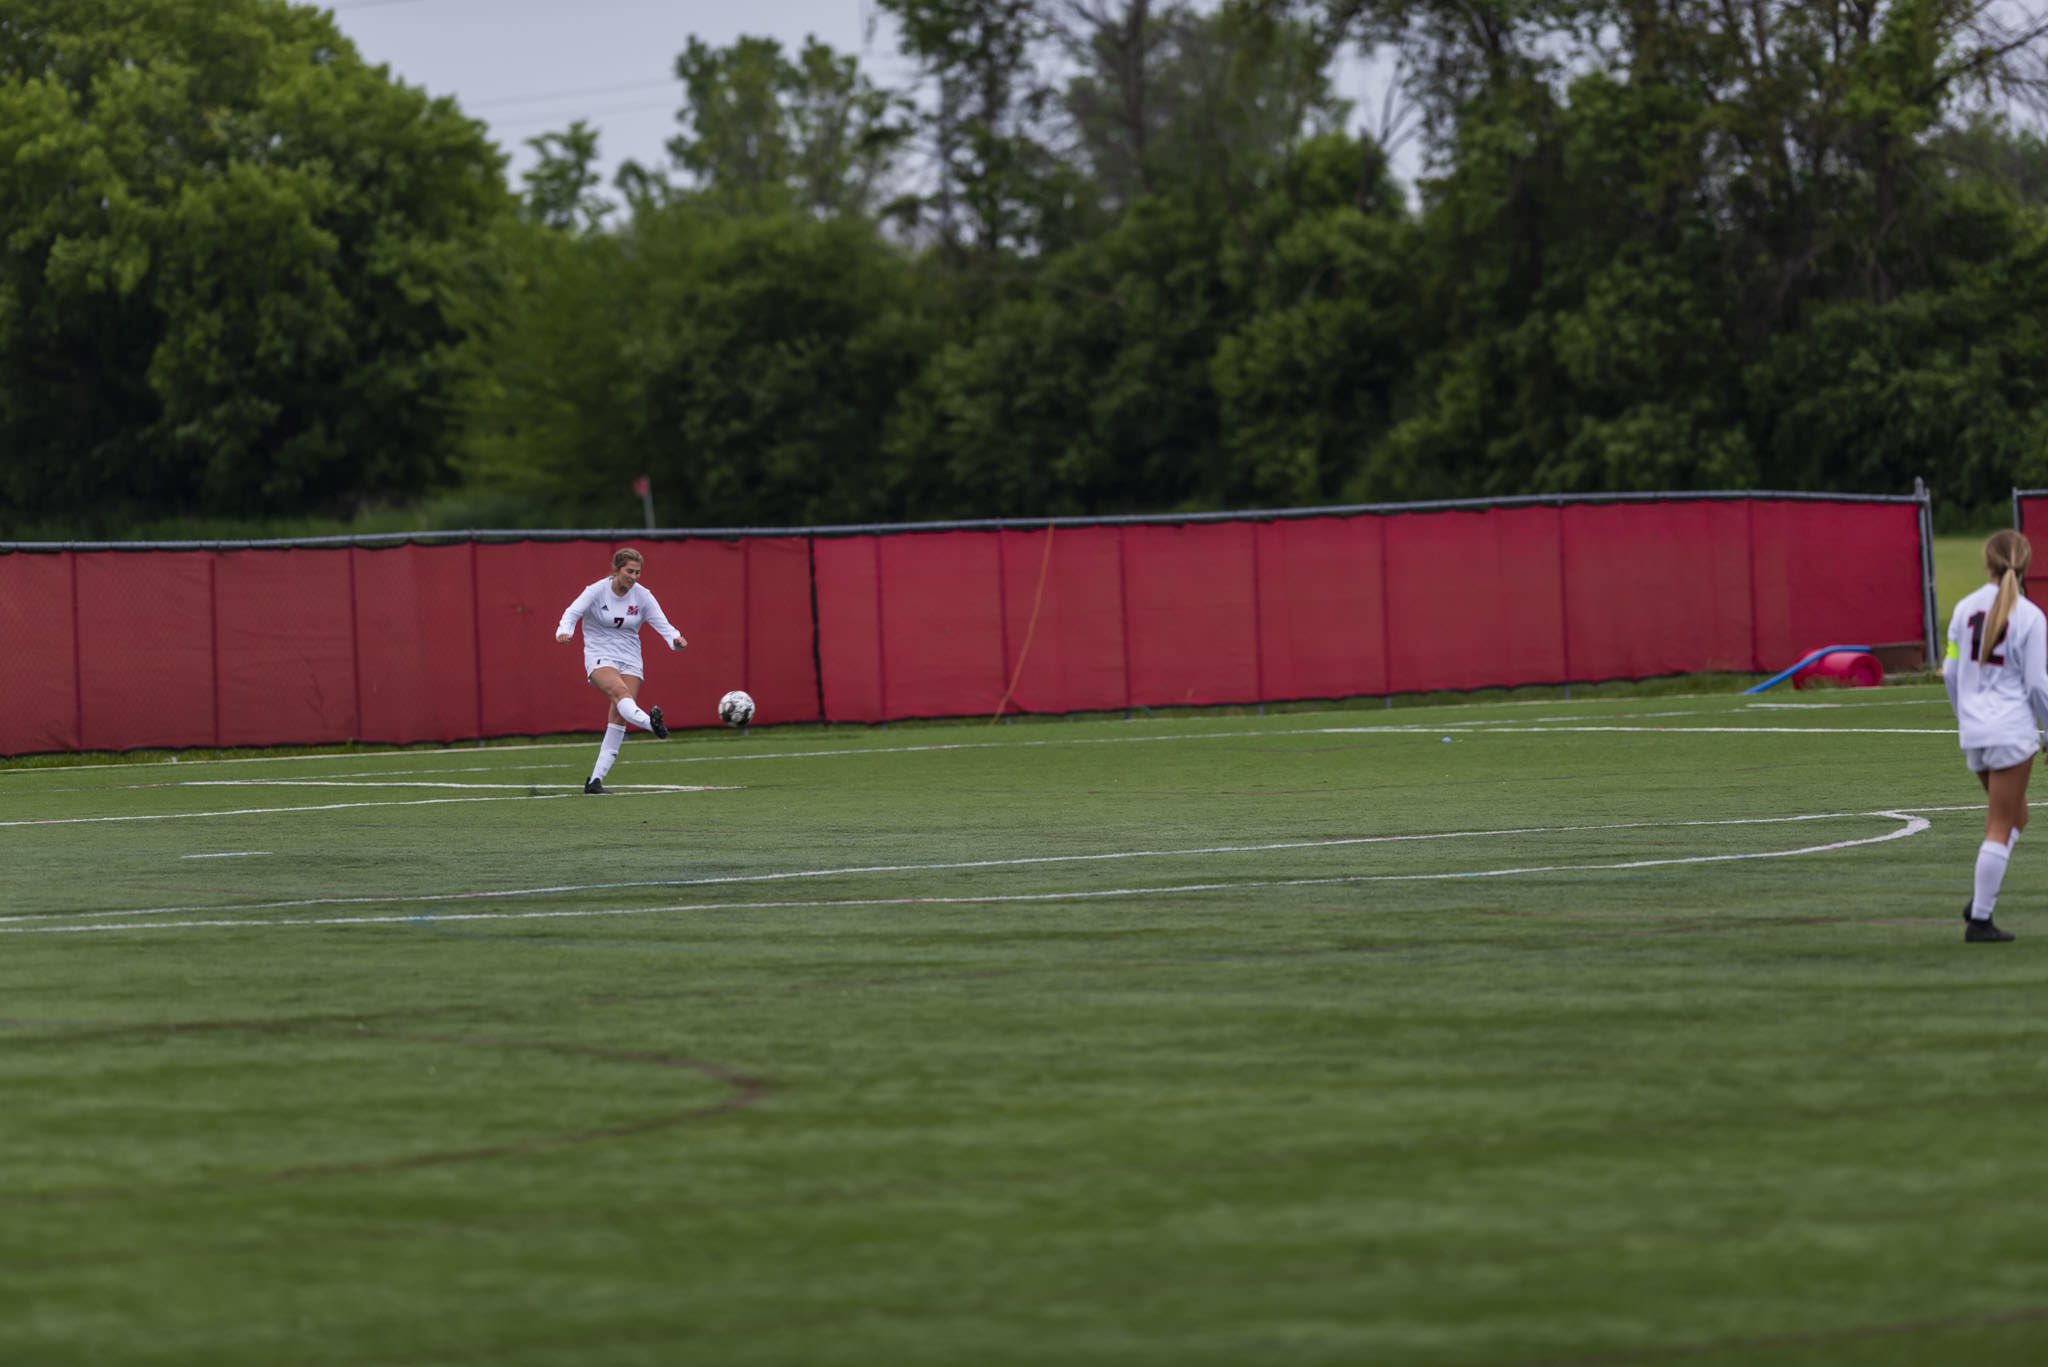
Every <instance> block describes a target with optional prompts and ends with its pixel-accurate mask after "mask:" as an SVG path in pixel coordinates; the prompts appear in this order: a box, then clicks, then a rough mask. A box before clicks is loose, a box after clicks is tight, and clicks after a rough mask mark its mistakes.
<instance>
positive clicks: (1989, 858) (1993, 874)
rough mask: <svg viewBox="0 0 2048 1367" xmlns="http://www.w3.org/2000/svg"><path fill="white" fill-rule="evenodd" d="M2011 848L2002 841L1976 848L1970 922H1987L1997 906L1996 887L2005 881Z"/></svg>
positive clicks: (1994, 841) (1993, 841) (1990, 841)
mask: <svg viewBox="0 0 2048 1367" xmlns="http://www.w3.org/2000/svg"><path fill="white" fill-rule="evenodd" d="M2010 858H2012V850H2011V848H2010V847H2009V846H2008V845H2007V844H2006V843H2005V842H2004V841H2002V840H1987V841H1985V842H1984V843H1983V844H1982V845H1979V846H1978V847H1977V895H1976V897H1975V898H1974V899H1972V900H1971V902H1970V917H1971V919H1972V920H1977V921H1988V920H1990V919H1991V909H1992V908H1993V907H1995V906H1997V905H1998V885H1999V884H2000V883H2003V882H2004V881H2005V862H2006V860H2008V859H2010Z"/></svg>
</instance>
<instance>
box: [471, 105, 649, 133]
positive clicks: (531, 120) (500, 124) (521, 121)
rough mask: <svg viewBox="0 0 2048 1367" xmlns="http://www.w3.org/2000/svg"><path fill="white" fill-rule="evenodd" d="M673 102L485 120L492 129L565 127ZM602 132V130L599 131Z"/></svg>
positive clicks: (639, 111) (646, 109)
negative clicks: (551, 125)
mask: <svg viewBox="0 0 2048 1367" xmlns="http://www.w3.org/2000/svg"><path fill="white" fill-rule="evenodd" d="M676 107H677V105H676V102H675V101H673V100H653V101H649V100H643V101H641V102H640V103H639V104H622V105H613V106H611V107H609V108H605V109H586V110H581V111H577V110H569V109H564V110H559V111H557V112H556V113H553V114H526V115H522V116H521V117H519V118H516V119H485V120H484V122H485V123H488V124H489V125H490V126H491V127H492V128H530V127H532V126H533V125H535V124H540V123H552V124H556V125H557V126H558V127H566V126H567V125H569V124H571V123H574V122H575V121H576V120H577V119H583V120H586V121H591V122H594V121H596V120H598V119H602V118H604V117H606V116H607V115H611V114H641V113H645V112H646V111H648V110H650V109H675V108H676ZM599 131H602V130H599Z"/></svg>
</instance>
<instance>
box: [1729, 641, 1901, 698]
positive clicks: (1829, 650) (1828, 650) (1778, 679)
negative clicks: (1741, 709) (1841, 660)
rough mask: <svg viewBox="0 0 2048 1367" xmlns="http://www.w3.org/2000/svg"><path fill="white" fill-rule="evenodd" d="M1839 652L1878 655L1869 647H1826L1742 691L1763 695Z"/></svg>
mask: <svg viewBox="0 0 2048 1367" xmlns="http://www.w3.org/2000/svg"><path fill="white" fill-rule="evenodd" d="M1838 650H1840V651H1847V652H1848V653H1850V654H1852V655H1875V654H1877V652H1876V651H1874V650H1872V649H1871V648H1870V647H1869V646H1826V647H1824V648H1822V649H1820V650H1816V651H1814V652H1813V653H1812V654H1811V655H1809V656H1807V657H1806V658H1805V659H1803V660H1801V661H1800V662H1799V663H1798V664H1796V665H1793V666H1792V667H1791V668H1790V669H1788V670H1786V671H1784V672H1783V673H1782V674H1773V675H1772V676H1771V677H1770V678H1768V679H1765V680H1764V681H1763V682H1762V683H1760V684H1757V685H1755V686H1754V687H1752V688H1745V689H1743V690H1742V691H1743V692H1744V693H1745V694H1748V693H1761V692H1763V691H1764V690H1765V689H1766V688H1770V687H1772V686H1773V685H1776V684H1781V683H1783V682H1785V680H1787V679H1789V678H1791V677H1792V676H1793V675H1794V674H1797V673H1798V672H1799V671H1800V670H1802V669H1804V668H1806V667H1807V666H1808V665H1810V664H1812V663H1813V662H1814V661H1815V660H1818V659H1819V658H1820V657H1821V656H1823V655H1832V654H1834V653H1835V652H1836V651H1838Z"/></svg>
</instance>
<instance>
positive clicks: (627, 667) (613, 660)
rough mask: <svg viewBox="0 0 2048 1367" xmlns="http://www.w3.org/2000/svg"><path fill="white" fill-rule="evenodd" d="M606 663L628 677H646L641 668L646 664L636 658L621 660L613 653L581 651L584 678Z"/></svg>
mask: <svg viewBox="0 0 2048 1367" xmlns="http://www.w3.org/2000/svg"><path fill="white" fill-rule="evenodd" d="M606 665H610V666H611V667H612V668H613V669H616V670H618V671H619V673H621V674H624V675H625V676H626V677H628V678H632V679H644V678H646V677H647V676H646V674H644V673H642V670H644V669H645V668H646V666H644V665H642V664H641V663H640V662H639V661H638V660H623V659H620V658H619V656H618V655H617V654H615V653H614V654H610V655H597V654H593V653H591V652H590V651H585V652H584V653H583V677H584V678H586V679H588V678H589V677H590V676H591V675H593V674H595V673H597V671H598V670H600V669H603V668H604V667H605V666H606Z"/></svg>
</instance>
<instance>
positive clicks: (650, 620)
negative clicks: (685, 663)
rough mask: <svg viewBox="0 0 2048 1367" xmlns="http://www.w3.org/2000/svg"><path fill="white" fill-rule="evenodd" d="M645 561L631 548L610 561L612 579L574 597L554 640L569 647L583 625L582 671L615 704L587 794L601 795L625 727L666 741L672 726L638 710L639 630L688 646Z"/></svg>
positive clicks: (654, 711)
mask: <svg viewBox="0 0 2048 1367" xmlns="http://www.w3.org/2000/svg"><path fill="white" fill-rule="evenodd" d="M645 563H646V561H645V558H644V557H643V556H642V555H641V554H640V552H638V551H636V550H634V549H633V548H632V547H630V546H628V547H626V548H624V549H623V550H621V551H619V552H618V553H617V554H616V555H614V556H613V557H612V572H611V577H610V578H607V579H600V580H598V581H597V582H596V583H595V584H592V585H591V586H590V587H588V588H586V589H584V590H583V592H581V593H579V594H577V595H576V601H575V602H573V603H571V604H569V606H568V607H567V608H566V609H565V610H564V611H563V613H562V621H561V624H560V625H559V626H557V627H556V628H555V640H556V641H558V642H560V643H562V644H564V645H566V644H567V643H568V641H569V638H570V637H572V636H574V635H575V634H576V623H577V622H578V621H579V620H580V621H581V622H582V623H583V673H584V676H585V677H586V678H588V679H589V680H590V685H591V687H593V688H595V689H596V690H597V691H598V692H600V693H602V694H604V695H605V696H606V697H607V698H610V699H611V700H612V705H611V710H610V711H609V712H608V713H607V714H606V716H605V728H604V744H603V745H601V746H599V747H598V750H597V765H596V767H595V768H593V769H592V770H591V771H590V781H589V782H588V783H585V784H584V785H583V791H584V792H586V793H589V794H591V795H592V796H603V794H604V776H605V775H606V774H608V773H610V772H611V768H612V761H613V760H615V759H617V758H618V757H619V747H620V746H621V745H623V744H625V742H626V725H627V723H629V722H630V723H631V724H632V725H634V726H637V727H639V728H640V729H641V730H643V731H652V732H653V733H654V735H655V738H656V739H658V740H667V739H668V726H667V725H666V724H665V723H663V721H662V719H661V709H660V708H659V707H650V708H648V709H647V710H646V711H644V712H643V711H641V710H640V704H639V702H638V701H636V699H637V698H638V697H639V694H640V683H641V680H643V679H644V678H646V670H645V668H644V667H643V666H642V665H641V663H640V628H641V627H643V626H651V627H653V628H654V630H655V633H656V634H657V635H659V636H660V637H661V638H662V640H664V641H666V642H668V648H669V649H670V650H681V649H682V648H683V647H684V646H686V645H688V644H689V642H688V641H685V640H684V639H683V633H682V632H680V631H677V630H676V629H675V628H674V627H673V626H671V625H669V620H668V617H667V616H666V615H665V614H663V612H662V610H661V604H659V603H657V602H655V601H654V595H653V594H651V593H649V592H648V591H647V588H646V586H645V585H643V584H642V583H641V582H640V569H641V566H642V565H644V564H645Z"/></svg>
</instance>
